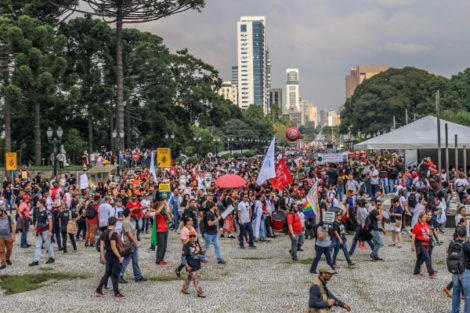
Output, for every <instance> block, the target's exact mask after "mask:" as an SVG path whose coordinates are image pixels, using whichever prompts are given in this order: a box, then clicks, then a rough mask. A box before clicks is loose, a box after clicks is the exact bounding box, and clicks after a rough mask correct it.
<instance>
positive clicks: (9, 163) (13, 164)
mask: <svg viewBox="0 0 470 313" xmlns="http://www.w3.org/2000/svg"><path fill="white" fill-rule="evenodd" d="M5 161H6V162H5V167H6V170H7V171H16V170H17V169H18V166H17V160H16V152H7V153H5Z"/></svg>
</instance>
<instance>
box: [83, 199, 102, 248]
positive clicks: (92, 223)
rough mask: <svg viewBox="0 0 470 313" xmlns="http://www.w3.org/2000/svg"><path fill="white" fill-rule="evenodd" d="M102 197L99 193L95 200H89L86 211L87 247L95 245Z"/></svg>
mask: <svg viewBox="0 0 470 313" xmlns="http://www.w3.org/2000/svg"><path fill="white" fill-rule="evenodd" d="M100 199H101V197H100V196H99V195H94V196H93V202H91V201H90V202H89V203H88V205H87V207H86V211H85V216H86V236H85V247H89V246H90V247H94V246H95V236H96V228H97V227H98V205H99V203H100Z"/></svg>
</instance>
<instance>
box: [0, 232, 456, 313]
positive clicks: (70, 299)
mask: <svg viewBox="0 0 470 313" xmlns="http://www.w3.org/2000/svg"><path fill="white" fill-rule="evenodd" d="M451 232H452V230H450V229H447V230H446V234H445V236H443V239H444V241H445V243H444V245H442V246H438V247H436V248H435V249H434V252H433V264H434V266H435V269H436V270H437V271H438V276H437V279H429V278H428V277H422V278H418V277H415V276H413V275H412V270H413V265H414V262H415V255H414V253H412V252H411V250H410V238H409V235H407V234H406V235H404V240H405V243H404V246H403V248H402V249H398V248H390V247H387V244H388V243H390V240H391V235H390V233H387V236H385V247H383V248H382V249H381V252H380V254H381V255H382V256H383V258H384V259H385V261H384V262H376V263H373V262H371V261H370V260H369V253H368V251H364V250H360V249H359V250H356V253H355V255H354V257H353V261H354V262H355V263H356V266H355V268H354V269H348V268H347V266H346V265H347V264H346V262H345V260H344V256H343V255H342V252H340V254H339V265H340V269H339V273H340V275H338V276H335V277H333V278H332V280H331V282H330V283H329V285H328V286H329V288H330V290H331V291H332V292H333V293H334V294H335V295H336V296H337V297H338V298H339V299H341V300H343V301H344V302H346V303H348V304H350V305H351V307H352V310H353V312H359V313H364V312H367V313H372V312H386V313H392V312H396V313H398V312H403V313H405V312H406V313H410V312H417V313H418V312H419V313H421V312H429V313H434V312H435V313H438V312H439V313H440V312H448V311H450V305H451V299H449V298H447V297H446V296H445V295H444V294H443V292H442V291H441V290H442V288H443V287H444V286H445V285H446V284H447V283H448V282H449V281H450V279H451V275H450V274H449V273H448V272H447V269H446V267H445V249H446V248H447V245H448V243H449V239H450V234H451ZM348 240H349V243H350V242H351V237H350V236H349V237H348ZM149 241H150V238H149V235H146V236H144V239H143V240H142V246H143V247H145V248H142V249H140V250H139V254H140V255H139V257H140V266H141V269H142V272H143V274H144V276H145V277H147V278H149V281H147V282H144V283H135V282H134V281H133V277H132V267H131V266H129V267H128V270H127V274H126V279H127V280H128V281H129V283H128V284H125V285H120V288H121V292H122V293H123V294H124V295H125V296H126V299H123V300H116V299H114V297H113V294H112V291H106V292H105V293H106V296H105V297H104V298H99V297H96V296H95V295H94V290H95V288H96V286H97V284H98V281H99V279H100V277H101V275H102V274H103V271H104V266H103V265H100V264H99V263H98V253H97V252H96V250H95V249H94V248H84V247H83V243H82V242H80V243H79V251H78V252H77V253H71V252H69V253H68V254H66V255H63V254H62V252H61V251H57V250H56V263H55V264H53V265H45V264H44V262H45V261H46V253H45V251H43V255H42V258H41V260H40V266H38V267H35V268H31V267H28V263H30V262H31V260H32V258H33V249H32V248H29V249H19V248H18V246H17V245H15V248H14V254H13V257H12V262H14V265H13V266H11V267H8V268H7V269H6V270H3V271H2V272H1V273H0V274H1V275H5V274H6V275H8V274H26V273H41V272H52V271H53V272H72V273H79V274H87V277H88V278H86V279H74V280H71V281H57V282H53V281H49V282H48V283H47V284H46V286H45V287H42V288H40V289H37V290H34V291H29V292H24V293H19V294H14V295H9V296H2V301H1V302H2V305H1V307H0V311H1V312H9V313H12V312H306V310H307V303H308V290H309V287H310V283H311V281H312V279H313V276H312V275H311V274H309V267H310V263H311V260H312V258H313V257H314V240H307V241H306V243H305V246H304V250H305V251H303V252H300V253H299V257H300V260H301V261H300V262H297V263H293V262H292V261H290V258H289V254H288V250H289V245H290V242H289V240H288V238H287V236H285V235H283V234H278V236H277V237H276V238H275V239H271V241H270V242H268V243H261V242H260V243H257V246H258V248H257V249H256V250H250V249H245V250H240V249H239V248H238V243H237V241H236V239H227V238H222V239H221V249H222V256H223V258H224V259H225V260H226V261H227V265H217V264H216V260H215V253H214V248H213V247H211V248H210V249H209V252H208V260H209V262H208V263H206V264H203V267H202V271H201V284H202V286H203V288H204V291H205V294H206V295H207V298H205V299H200V298H198V297H197V294H196V291H195V290H194V286H191V287H190V292H191V294H190V295H184V294H182V293H181V291H180V290H181V287H182V284H183V281H182V280H173V279H176V276H175V274H174V269H175V267H176V266H177V265H178V263H179V260H180V257H179V255H180V240H179V237H178V236H177V234H176V233H175V232H171V233H170V239H169V249H168V252H167V257H166V259H167V261H168V264H167V265H165V266H157V265H155V255H154V253H149V252H147V247H148V246H149ZM17 242H18V239H17ZM30 242H31V243H33V244H34V239H33V238H30ZM69 244H70V243H69ZM348 245H349V244H348ZM423 270H424V269H423ZM339 311H343V310H341V309H336V312H339ZM344 312H346V311H344Z"/></svg>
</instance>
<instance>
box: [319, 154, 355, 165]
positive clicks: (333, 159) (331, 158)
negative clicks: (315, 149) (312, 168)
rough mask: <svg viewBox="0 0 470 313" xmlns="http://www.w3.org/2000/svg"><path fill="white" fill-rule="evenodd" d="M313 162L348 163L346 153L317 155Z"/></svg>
mask: <svg viewBox="0 0 470 313" xmlns="http://www.w3.org/2000/svg"><path fill="white" fill-rule="evenodd" d="M315 160H316V161H317V162H318V163H343V162H348V153H347V152H343V153H317V154H315Z"/></svg>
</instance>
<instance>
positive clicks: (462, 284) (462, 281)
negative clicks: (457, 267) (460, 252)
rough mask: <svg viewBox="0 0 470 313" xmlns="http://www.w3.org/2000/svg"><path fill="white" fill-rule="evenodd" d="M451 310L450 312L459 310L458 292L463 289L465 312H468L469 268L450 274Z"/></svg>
mask: <svg viewBox="0 0 470 313" xmlns="http://www.w3.org/2000/svg"><path fill="white" fill-rule="evenodd" d="M452 282H453V283H454V288H453V289H452V311H451V313H459V312H460V294H461V293H462V291H463V295H464V296H465V310H464V312H465V313H470V270H468V269H465V272H463V273H462V274H452Z"/></svg>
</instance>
